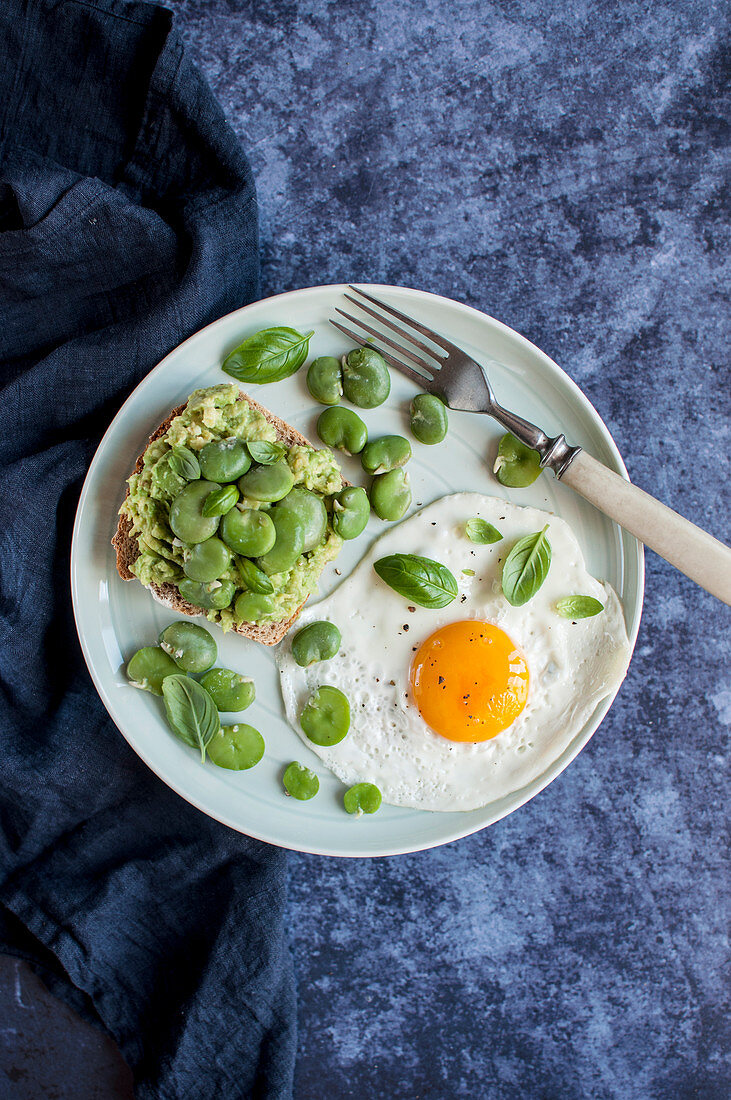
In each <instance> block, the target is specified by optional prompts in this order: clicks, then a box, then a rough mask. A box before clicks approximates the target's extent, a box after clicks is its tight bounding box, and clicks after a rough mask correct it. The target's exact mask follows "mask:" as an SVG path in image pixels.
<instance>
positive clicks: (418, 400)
mask: <svg viewBox="0 0 731 1100" xmlns="http://www.w3.org/2000/svg"><path fill="white" fill-rule="evenodd" d="M447 427H448V422H447V406H446V405H445V404H444V402H443V401H440V399H439V398H438V397H437V396H436V394H433V393H417V395H416V397H415V398H414V399H413V400H412V402H411V431H412V432H413V434H414V436H415V438H416V439H418V440H419V442H420V443H427V444H429V445H430V446H431V445H432V444H434V443H441V442H442V440H443V439H444V437H445V435H446V434H447Z"/></svg>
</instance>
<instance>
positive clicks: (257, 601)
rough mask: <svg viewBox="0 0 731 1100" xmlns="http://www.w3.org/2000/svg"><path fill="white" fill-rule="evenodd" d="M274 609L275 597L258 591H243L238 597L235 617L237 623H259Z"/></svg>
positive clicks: (235, 605)
mask: <svg viewBox="0 0 731 1100" xmlns="http://www.w3.org/2000/svg"><path fill="white" fill-rule="evenodd" d="M273 611H274V599H273V597H272V596H265V595H261V594H260V593H258V592H242V593H241V594H240V595H239V596H237V597H236V603H235V604H234V618H235V619H236V622H237V623H253V624H254V625H256V623H259V622H261V621H262V619H265V618H266V617H267V615H271V614H272V612H273Z"/></svg>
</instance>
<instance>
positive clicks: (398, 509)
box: [370, 469, 411, 521]
mask: <svg viewBox="0 0 731 1100" xmlns="http://www.w3.org/2000/svg"><path fill="white" fill-rule="evenodd" d="M370 497H371V505H372V507H373V511H374V512H375V513H376V515H377V516H378V518H379V519H385V520H391V521H393V520H397V519H401V517H402V516H403V514H404V513H405V511H406V509H407V508H408V507H409V505H410V504H411V486H410V484H409V475H408V474H407V473H406V471H405V470H402V469H396V470H389V472H388V473H387V474H377V475H376V476H375V477H374V478H373V481H372V482H371V492H370Z"/></svg>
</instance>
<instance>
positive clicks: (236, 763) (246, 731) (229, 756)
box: [206, 722, 265, 772]
mask: <svg viewBox="0 0 731 1100" xmlns="http://www.w3.org/2000/svg"><path fill="white" fill-rule="evenodd" d="M264 749H265V745H264V738H263V737H262V735H261V734H260V733H259V731H258V730H257V729H254V727H253V726H247V725H246V723H244V722H240V723H237V724H236V725H235V726H221V728H220V730H219V731H218V733H215V734H214V735H213V737H212V738H211V740H210V741H209V742H208V747H207V749H206V751H207V753H208V756H209V759H210V760H212V761H213V763H214V764H216V765H218V767H219V768H228V769H229V771H233V772H244V771H248V770H249V768H253V767H254V765H255V764H258V763H259V761H260V760H261V758H262V756H263V755H264Z"/></svg>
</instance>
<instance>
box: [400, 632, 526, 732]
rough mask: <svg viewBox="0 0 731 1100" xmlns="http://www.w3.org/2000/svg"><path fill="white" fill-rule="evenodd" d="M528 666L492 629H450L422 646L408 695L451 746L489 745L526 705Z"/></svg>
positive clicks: (502, 634)
mask: <svg viewBox="0 0 731 1100" xmlns="http://www.w3.org/2000/svg"><path fill="white" fill-rule="evenodd" d="M528 682H529V676H528V665H527V662H526V659H525V656H524V655H523V653H522V652H521V650H520V649H518V647H517V646H516V645H515V643H514V642H513V641H512V639H511V638H509V637H508V635H507V634H506V633H505V631H503V630H501V629H500V627H498V626H495V625H494V624H493V623H486V622H481V621H478V620H468V621H463V622H457V623H450V624H449V625H447V626H444V627H442V628H441V629H440V630H437V631H435V633H434V634H432V635H430V636H429V637H428V638H427V639H426V641H424V642H423V643H422V645H421V646H420V647H419V649H418V650H417V652H416V655H415V657H414V660H413V662H412V665H411V690H412V693H413V697H414V701H415V703H416V705H417V707H418V709H419V713H420V714H421V716H422V718H423V719H424V721H425V722H426V723H427V725H428V726H430V727H431V729H433V730H434V732H435V733H438V734H440V735H441V736H442V737H445V738H447V739H448V740H449V741H472V742H477V741H487V740H489V739H490V738H492V737H496V736H497V734H499V733H500V732H501V731H502V730H504V729H506V728H507V727H508V726H510V725H511V724H512V723H513V722H514V721H515V719H516V718H517V717H518V715H519V714H520V713H521V711H522V710H523V708H524V707H525V704H526V702H527V699H528Z"/></svg>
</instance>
